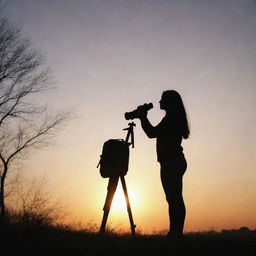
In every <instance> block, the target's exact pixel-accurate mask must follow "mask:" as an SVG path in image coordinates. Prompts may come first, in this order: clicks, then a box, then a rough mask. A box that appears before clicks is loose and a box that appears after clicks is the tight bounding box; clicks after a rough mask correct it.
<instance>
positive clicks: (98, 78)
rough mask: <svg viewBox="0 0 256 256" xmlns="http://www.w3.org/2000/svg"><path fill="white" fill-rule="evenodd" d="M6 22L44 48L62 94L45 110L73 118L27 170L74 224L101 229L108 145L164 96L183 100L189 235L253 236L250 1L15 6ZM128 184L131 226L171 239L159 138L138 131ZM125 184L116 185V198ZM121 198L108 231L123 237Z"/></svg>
mask: <svg viewBox="0 0 256 256" xmlns="http://www.w3.org/2000/svg"><path fill="white" fill-rule="evenodd" d="M6 2H7V5H6V7H5V9H4V14H5V15H7V16H8V17H9V18H10V20H11V21H12V22H14V23H16V24H17V25H19V26H21V27H22V28H23V34H24V35H25V36H28V37H30V38H31V40H32V44H33V46H34V47H36V48H39V49H41V51H42V53H43V54H44V56H45V59H46V63H47V64H48V66H50V67H51V69H52V71H53V74H54V80H55V85H56V86H57V89H55V90H51V91H49V92H48V93H44V94H42V96H41V98H40V100H41V101H42V103H45V102H47V103H49V104H50V105H52V106H54V107H55V108H56V109H67V108H72V109H73V111H74V112H75V114H76V116H77V118H76V119H75V120H73V121H72V122H71V123H70V124H69V125H68V126H67V127H66V128H65V129H64V130H63V131H62V132H61V133H60V134H59V136H58V137H57V139H56V144H55V146H51V147H49V148H47V149H46V150H43V151H36V152H34V153H33V154H31V156H30V158H29V159H27V160H26V161H24V162H23V169H24V172H25V173H26V174H27V175H31V176H33V177H40V176H43V175H46V176H47V177H48V180H49V190H50V191H51V192H52V196H53V197H54V198H60V199H61V200H62V201H63V203H64V204H65V205H66V206H67V209H68V211H69V213H70V218H72V219H74V220H79V221H83V222H87V221H91V222H93V223H96V224H98V225H100V222H101V218H102V214H103V212H102V207H103V204H104V201H105V196H106V188H107V182H108V180H107V179H103V178H101V176H100V174H99V170H98V169H97V168H96V166H97V164H98V161H99V156H100V154H101V150H102V145H103V143H104V141H106V140H108V139H111V138H123V139H124V138H125V135H126V132H124V131H123V130H122V129H123V128H126V127H127V124H128V122H127V121H126V120H125V119H124V113H125V112H127V111H131V110H133V109H135V108H136V107H137V106H138V105H140V104H143V103H148V102H152V103H153V104H154V108H153V109H152V110H151V111H150V112H149V115H148V117H149V119H150V120H151V121H152V123H153V124H158V122H159V121H160V120H161V118H162V117H163V115H164V112H163V111H161V110H160V109H159V103H158V102H159V100H160V97H161V94H162V91H164V90H166V89H175V90H177V91H178V92H180V94H181V96H182V98H183V101H184V104H185V107H186V110H187V113H188V116H189V121H190V125H191V137H190V138H189V139H188V140H186V141H183V148H184V153H185V155H186V158H187V162H188V169H187V172H186V174H185V176H184V192H183V194H184V199H185V203H186V206H187V218H186V222H185V231H199V230H210V229H216V230H221V229H230V228H239V227H241V226H248V227H249V228H252V229H255V228H256V215H255V212H256V138H255V136H256V135H255V133H256V115H255V107H256V71H255V70H256V2H255V1H253V0H225V1H223V0H205V1H202V0H73V1H71V0H69V1H68V0H44V1H39V0H37V1H36V0H11V1H6ZM135 122H136V124H137V126H136V127H135V148H134V149H131V156H130V165H129V172H128V174H127V176H126V181H127V186H128V193H129V195H130V199H131V206H132V211H133V216H134V222H135V224H136V225H137V226H138V227H139V228H140V229H141V230H143V231H144V232H152V231H154V230H155V231H159V230H164V229H168V213H167V203H166V202H165V196H164V192H163V189H162V186H161V183H160V175H159V164H158V163H157V159H156V153H155V140H154V139H148V138H147V137H146V135H145V134H144V133H143V131H142V129H141V127H140V124H139V122H138V121H137V120H136V121H135ZM120 187H121V184H119V188H120ZM121 192H122V191H121V190H119V189H118V191H117V193H116V195H117V198H116V199H119V202H118V201H117V200H116V199H115V201H114V202H113V209H111V212H110V215H109V223H111V225H112V226H118V225H121V226H122V227H123V228H127V227H129V220H128V215H127V212H126V208H125V204H124V199H123V197H122V194H121Z"/></svg>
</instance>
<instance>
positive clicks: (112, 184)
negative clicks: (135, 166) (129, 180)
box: [100, 176, 119, 233]
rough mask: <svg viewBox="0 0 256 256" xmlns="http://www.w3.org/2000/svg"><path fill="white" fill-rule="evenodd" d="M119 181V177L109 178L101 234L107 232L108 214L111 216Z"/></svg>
mask: <svg viewBox="0 0 256 256" xmlns="http://www.w3.org/2000/svg"><path fill="white" fill-rule="evenodd" d="M118 179H119V177H118V176H117V177H110V178H109V181H108V193H107V196H106V200H105V204H104V207H103V211H104V214H103V218H102V222H101V226H100V233H103V232H105V228H106V224H107V219H108V214H109V211H110V207H111V204H112V200H113V197H114V194H115V192H116V188H117V184H118Z"/></svg>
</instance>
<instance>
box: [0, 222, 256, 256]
mask: <svg viewBox="0 0 256 256" xmlns="http://www.w3.org/2000/svg"><path fill="white" fill-rule="evenodd" d="M0 235H1V240H0V242H1V243H0V244H1V247H0V252H1V255H4V254H2V253H3V252H5V255H134V254H136V255H162V254H166V255H214V256H216V255H230V256H231V255H232V256H234V255H243V256H247V255H248V256H249V255H250V256H255V255H256V231H250V230H247V229H241V230H232V231H222V232H214V231H212V232H201V233H187V234H185V237H184V239H183V240H182V241H176V242H175V241H172V240H170V239H167V238H166V237H165V236H163V235H155V234H152V235H143V234H139V235H136V236H131V235H130V234H116V233H114V232H110V233H106V234H104V235H99V234H98V233H96V232H89V231H72V230H71V229H69V228H64V227H47V226H24V225H16V224H15V225H14V224H13V225H10V224H9V225H6V226H2V227H1V231H0Z"/></svg>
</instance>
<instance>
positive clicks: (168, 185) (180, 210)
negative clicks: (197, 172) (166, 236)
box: [161, 161, 186, 234]
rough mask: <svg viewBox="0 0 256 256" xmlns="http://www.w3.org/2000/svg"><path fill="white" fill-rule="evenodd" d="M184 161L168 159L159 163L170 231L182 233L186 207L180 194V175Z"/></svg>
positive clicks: (184, 164) (183, 168) (182, 171)
mask: <svg viewBox="0 0 256 256" xmlns="http://www.w3.org/2000/svg"><path fill="white" fill-rule="evenodd" d="M185 170H186V162H184V161H183V162H180V161H179V162H178V161H168V162H165V163H161V181H162V184H163V188H164V191H165V195H166V200H167V202H168V204H169V219H170V232H176V233H180V234H182V232H183V227H184V222H185V217H186V208H185V204H184V200H183V196H182V177H183V174H184V172H185Z"/></svg>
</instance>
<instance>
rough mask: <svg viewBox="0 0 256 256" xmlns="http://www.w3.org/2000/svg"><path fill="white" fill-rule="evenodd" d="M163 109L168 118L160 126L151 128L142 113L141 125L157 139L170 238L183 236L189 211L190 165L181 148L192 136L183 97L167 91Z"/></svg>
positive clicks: (162, 103) (150, 135)
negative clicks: (185, 184) (185, 181)
mask: <svg viewBox="0 0 256 256" xmlns="http://www.w3.org/2000/svg"><path fill="white" fill-rule="evenodd" d="M159 103H160V109H162V110H165V111H166V115H165V116H164V118H163V119H162V120H161V122H160V123H159V124H158V125H157V126H155V127H154V126H152V125H151V123H150V122H149V120H148V118H147V111H141V113H140V115H139V116H140V117H139V119H140V121H141V126H142V129H143V130H144V132H145V133H146V134H147V136H148V137H149V138H156V139H157V144H156V150H157V160H158V162H159V163H160V166H161V182H162V185H163V189H164V192H165V195H166V200H167V202H168V205H169V220H170V230H169V233H168V235H167V236H168V237H179V236H182V234H183V226H184V221H185V215H186V208H185V204H184V201H183V196H182V178H183V174H184V173H185V171H186V169H187V162H186V159H185V157H184V154H183V148H182V146H181V142H182V139H187V138H188V137H189V134H190V129H189V124H188V120H187V115H186V110H185V107H184V105H183V102H182V99H181V96H180V94H179V93H178V92H176V91H174V90H168V91H164V92H163V94H162V97H161V100H160V102H159Z"/></svg>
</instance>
